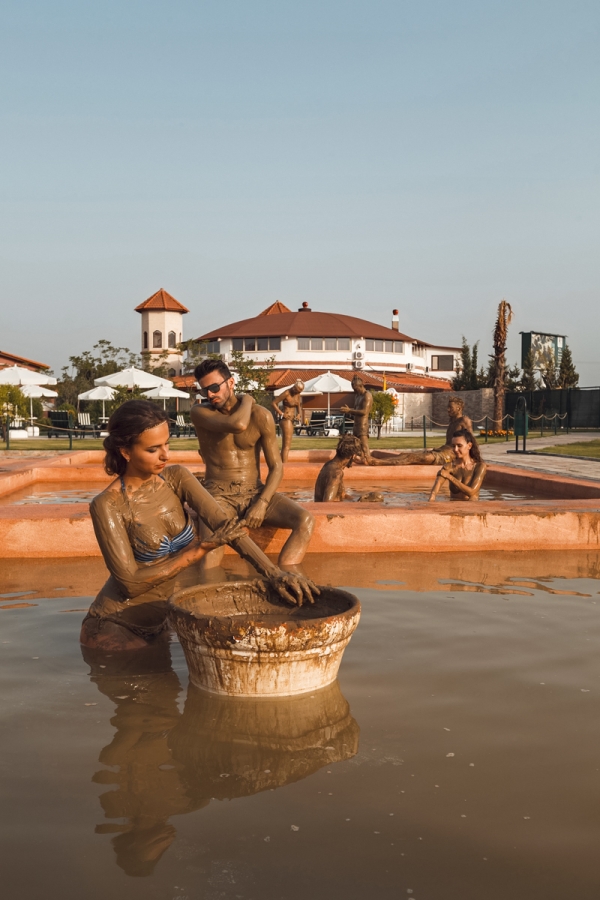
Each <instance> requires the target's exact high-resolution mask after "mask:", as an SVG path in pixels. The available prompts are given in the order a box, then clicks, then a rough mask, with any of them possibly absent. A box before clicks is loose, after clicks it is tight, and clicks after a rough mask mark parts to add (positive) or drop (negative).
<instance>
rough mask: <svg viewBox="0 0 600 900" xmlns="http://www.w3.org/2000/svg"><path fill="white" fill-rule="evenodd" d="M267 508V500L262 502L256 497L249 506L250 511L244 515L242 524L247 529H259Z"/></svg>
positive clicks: (260, 498) (261, 499)
mask: <svg viewBox="0 0 600 900" xmlns="http://www.w3.org/2000/svg"><path fill="white" fill-rule="evenodd" d="M268 508H269V502H268V500H263V498H262V497H257V499H256V500H255V501H254V503H253V504H252V505H251V507H250V509H248V511H247V512H246V515H245V516H244V518H243V520H242V521H243V522H244V523H245V524H246V525H247V526H248V528H260V526H261V525H262V523H263V519H264V518H265V516H266V514H267V509H268Z"/></svg>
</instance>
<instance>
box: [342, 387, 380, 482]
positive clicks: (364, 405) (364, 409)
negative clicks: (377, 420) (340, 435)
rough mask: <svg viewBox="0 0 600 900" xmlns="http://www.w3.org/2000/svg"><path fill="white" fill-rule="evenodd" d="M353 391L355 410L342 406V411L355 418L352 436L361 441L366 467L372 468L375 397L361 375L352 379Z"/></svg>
mask: <svg viewBox="0 0 600 900" xmlns="http://www.w3.org/2000/svg"><path fill="white" fill-rule="evenodd" d="M352 390H353V391H354V408H351V407H349V406H342V407H341V411H342V412H343V413H344V415H347V416H352V417H353V419H354V427H353V429H352V434H353V435H354V437H356V438H358V440H359V441H360V446H361V455H362V457H363V460H364V463H365V465H367V466H370V465H373V463H374V460H373V459H372V457H371V451H370V450H369V416H370V415H371V409H372V407H373V395H372V394H371V392H370V391H368V390H367V389H366V387H365V383H364V381H363V380H362V378H361V377H360V375H355V376H354V378H353V379H352Z"/></svg>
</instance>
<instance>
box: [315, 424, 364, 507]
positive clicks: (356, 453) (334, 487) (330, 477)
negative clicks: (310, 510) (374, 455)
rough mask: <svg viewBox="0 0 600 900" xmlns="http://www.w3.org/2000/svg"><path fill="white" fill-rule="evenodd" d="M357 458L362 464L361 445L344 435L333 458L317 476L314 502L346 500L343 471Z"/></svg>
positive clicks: (356, 439)
mask: <svg viewBox="0 0 600 900" xmlns="http://www.w3.org/2000/svg"><path fill="white" fill-rule="evenodd" d="M354 457H358V458H359V459H360V461H361V462H362V445H361V442H360V440H359V439H358V438H357V437H354V435H352V434H345V435H344V436H343V437H341V438H340V439H339V441H338V444H337V447H336V450H335V456H334V457H333V459H330V460H329V462H326V463H325V465H324V466H323V468H322V469H321V471H320V472H319V474H318V476H317V481H316V484H315V502H316V503H330V502H332V501H337V500H345V499H346V491H345V488H344V469H349V468H350V466H351V465H352V463H353V462H354Z"/></svg>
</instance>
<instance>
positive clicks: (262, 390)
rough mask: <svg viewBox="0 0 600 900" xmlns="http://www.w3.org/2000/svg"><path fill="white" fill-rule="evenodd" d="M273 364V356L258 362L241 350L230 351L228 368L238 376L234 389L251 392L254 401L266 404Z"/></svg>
mask: <svg viewBox="0 0 600 900" xmlns="http://www.w3.org/2000/svg"><path fill="white" fill-rule="evenodd" d="M274 366H275V357H274V356H270V357H269V358H268V359H266V360H265V361H264V362H262V363H260V364H259V363H257V362H255V360H253V359H251V358H250V357H249V356H246V355H245V354H244V352H243V351H242V350H232V351H231V360H230V362H229V368H230V370H231V371H232V372H235V374H236V375H237V376H238V378H237V383H236V390H237V391H240V392H241V393H244V394H246V393H248V394H252V396H253V397H254V399H255V400H256V402H257V403H261V404H262V405H266V402H267V400H268V399H269V392H268V391H267V385H268V383H269V378H270V376H271V372H272V371H273V367H274Z"/></svg>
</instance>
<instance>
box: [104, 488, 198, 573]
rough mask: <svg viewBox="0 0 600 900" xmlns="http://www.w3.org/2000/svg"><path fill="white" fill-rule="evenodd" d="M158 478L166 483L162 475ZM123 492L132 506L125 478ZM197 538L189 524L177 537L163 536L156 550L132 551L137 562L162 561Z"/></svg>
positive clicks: (136, 548)
mask: <svg viewBox="0 0 600 900" xmlns="http://www.w3.org/2000/svg"><path fill="white" fill-rule="evenodd" d="M158 477H159V478H162V480H163V481H165V479H164V478H163V476H162V475H159V476H158ZM165 484H168V482H166V481H165ZM121 490H122V491H123V496H124V497H125V499H126V500H127V504H128V505H130V503H129V497H128V496H127V491H126V489H125V481H124V480H123V478H121ZM195 537H196V535H195V534H194V529H193V528H192V525H191V523H190V522H188V523H187V525H186V526H185V528H184V529H183V530H182V531H180V532H179V534H176V535H175V537H172V538H170V537H167V535H166V534H165V535H163V537H162V538H161V541H160V544H159V545H158V547H157V548H156V549H150V548H149V547H147V548H146V549H144V548H140V547H135V546H133V545H132V548H131V549H132V550H133V556H134V559H135V560H136V562H145V563H147V562H156V560H157V559H162V558H163V556H170V555H171V554H172V553H178V552H179V551H180V550H183V549H184V548H185V547H187V546H188V544H191V543H192V541H193V540H194V538H195Z"/></svg>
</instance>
